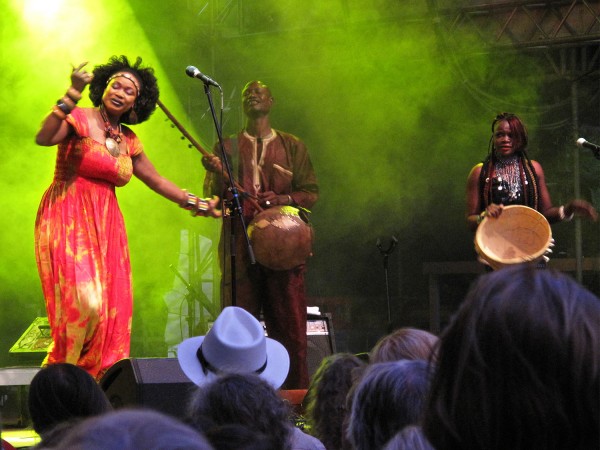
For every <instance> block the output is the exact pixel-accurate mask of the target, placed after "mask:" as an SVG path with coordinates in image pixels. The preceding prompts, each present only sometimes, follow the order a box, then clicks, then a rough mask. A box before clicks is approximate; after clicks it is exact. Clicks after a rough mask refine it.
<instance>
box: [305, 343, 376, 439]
mask: <svg viewBox="0 0 600 450" xmlns="http://www.w3.org/2000/svg"><path fill="white" fill-rule="evenodd" d="M365 365H366V363H365V362H364V361H363V360H361V359H360V358H358V357H356V356H355V355H353V354H351V353H335V354H333V355H330V356H327V357H325V358H324V359H323V361H321V364H320V365H319V367H318V369H317V371H316V372H315V374H314V376H313V379H312V382H311V385H310V387H309V389H308V392H307V394H306V402H307V406H306V420H307V423H308V425H309V426H310V433H311V434H312V435H313V436H316V437H317V438H319V440H320V441H321V442H322V443H323V444H324V445H325V448H327V449H340V448H342V441H343V439H344V430H343V428H344V418H345V416H346V396H347V395H348V392H349V391H350V388H351V387H352V384H353V381H354V377H353V372H354V371H355V370H356V369H357V368H360V367H364V366H365Z"/></svg>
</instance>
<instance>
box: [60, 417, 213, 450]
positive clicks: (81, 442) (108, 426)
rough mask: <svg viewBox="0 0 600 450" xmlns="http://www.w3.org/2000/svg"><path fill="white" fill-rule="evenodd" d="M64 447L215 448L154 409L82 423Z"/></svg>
mask: <svg viewBox="0 0 600 450" xmlns="http://www.w3.org/2000/svg"><path fill="white" fill-rule="evenodd" d="M55 448H56V449H60V450H79V449H85V450H115V449H119V450H139V449H144V450H211V449H212V448H213V447H212V446H211V445H210V444H209V443H208V441H207V440H206V438H204V436H203V435H202V434H200V433H199V432H197V431H196V430H194V429H193V428H191V427H189V426H188V425H185V424H184V423H182V422H180V421H179V420H177V419H175V418H173V417H170V416H167V415H165V414H163V413H160V412H158V411H154V410H151V409H147V410H143V409H139V410H136V409H120V410H117V411H114V412H110V413H106V414H104V415H101V416H98V417H92V418H89V419H86V420H84V421H82V422H81V423H79V424H78V425H77V426H75V427H74V428H72V429H71V430H70V431H69V432H67V434H66V435H65V436H64V437H63V438H62V440H61V441H60V442H59V443H58V445H57V446H56V447H55Z"/></svg>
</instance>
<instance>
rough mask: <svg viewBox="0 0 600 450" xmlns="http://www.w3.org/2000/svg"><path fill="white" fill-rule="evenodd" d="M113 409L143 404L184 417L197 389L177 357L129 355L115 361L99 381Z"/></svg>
mask: <svg viewBox="0 0 600 450" xmlns="http://www.w3.org/2000/svg"><path fill="white" fill-rule="evenodd" d="M100 386H101V387H102V389H103V390H104V392H105V393H106V396H107V397H108V400H109V401H110V403H111V404H112V405H113V407H114V408H122V407H135V406H143V407H148V408H152V409H156V410H158V411H161V412H164V413H166V414H169V415H171V416H174V417H178V418H183V417H184V416H185V414H186V411H187V405H188V400H189V398H190V395H191V391H192V390H193V389H194V388H195V385H194V383H192V382H191V381H190V380H189V379H188V378H187V377H186V376H185V374H184V373H183V371H182V370H181V368H180V367H179V362H178V361H177V358H128V359H122V360H121V361H118V362H116V363H115V364H114V365H113V366H112V367H111V368H110V369H108V371H107V372H106V373H105V374H104V376H103V377H102V379H101V380H100Z"/></svg>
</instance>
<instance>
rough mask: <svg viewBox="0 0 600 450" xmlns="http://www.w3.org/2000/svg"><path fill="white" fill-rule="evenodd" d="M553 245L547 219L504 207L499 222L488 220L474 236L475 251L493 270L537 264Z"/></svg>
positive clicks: (526, 210)
mask: <svg viewBox="0 0 600 450" xmlns="http://www.w3.org/2000/svg"><path fill="white" fill-rule="evenodd" d="M551 242H552V231H551V229H550V224H549V223H548V221H547V220H546V218H545V217H544V216H543V215H542V214H540V213H539V212H538V211H536V210H535V209H533V208H529V207H527V206H522V205H510V206H505V207H504V209H503V211H502V214H500V217H498V218H496V219H495V218H492V217H485V218H484V219H483V221H482V222H481V223H480V224H479V227H477V232H476V233H475V250H476V251H477V253H478V254H479V256H480V257H481V258H483V259H484V260H485V261H486V262H487V263H488V264H489V265H490V266H492V268H494V269H499V268H501V267H503V266H505V265H508V264H518V263H522V262H526V261H535V260H537V259H539V258H541V257H542V256H543V255H544V253H546V251H547V250H548V247H549V246H550V244H551Z"/></svg>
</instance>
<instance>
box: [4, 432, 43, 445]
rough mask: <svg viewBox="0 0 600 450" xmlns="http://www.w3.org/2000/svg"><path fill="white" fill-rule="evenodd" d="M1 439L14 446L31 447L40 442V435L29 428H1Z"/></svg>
mask: <svg viewBox="0 0 600 450" xmlns="http://www.w3.org/2000/svg"><path fill="white" fill-rule="evenodd" d="M2 439H4V440H5V441H7V442H8V443H9V444H11V445H12V446H13V447H14V448H23V449H26V448H31V447H33V446H35V445H37V444H38V443H39V442H40V440H41V439H40V437H39V436H38V434H37V433H36V432H35V431H33V430H32V429H31V428H19V429H16V428H15V429H11V428H5V429H4V430H2Z"/></svg>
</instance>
